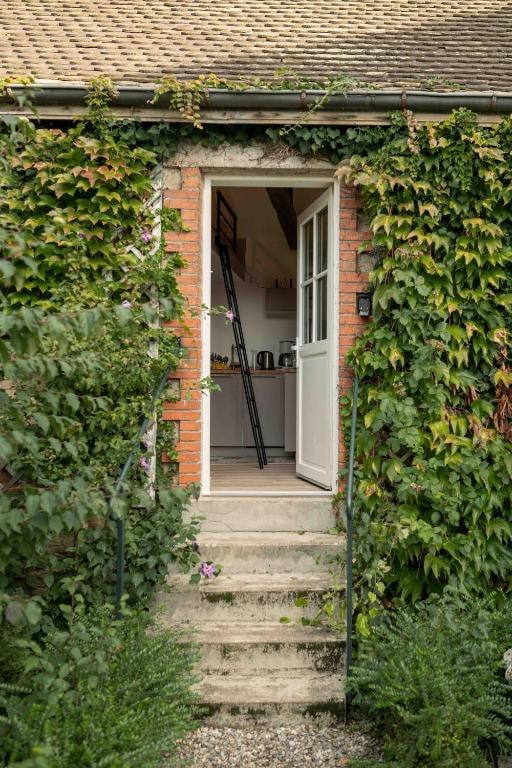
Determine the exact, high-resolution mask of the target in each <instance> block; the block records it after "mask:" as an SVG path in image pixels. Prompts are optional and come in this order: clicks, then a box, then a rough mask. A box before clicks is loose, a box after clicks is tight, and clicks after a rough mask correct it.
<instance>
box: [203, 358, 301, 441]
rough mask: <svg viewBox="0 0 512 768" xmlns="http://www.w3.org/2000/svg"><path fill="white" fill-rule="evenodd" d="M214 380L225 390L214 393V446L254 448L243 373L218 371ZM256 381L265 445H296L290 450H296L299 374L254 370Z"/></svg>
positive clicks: (255, 392) (212, 400)
mask: <svg viewBox="0 0 512 768" xmlns="http://www.w3.org/2000/svg"><path fill="white" fill-rule="evenodd" d="M288 379H290V381H288ZM213 380H214V382H215V383H216V384H218V385H219V387H221V391H220V392H219V391H216V392H212V393H211V432H210V436H211V437H210V442H211V445H212V446H213V447H222V446H225V447H242V448H244V447H245V448H249V447H253V446H254V438H253V434H252V428H251V421H250V419H249V411H248V408H247V402H246V399H245V392H244V385H243V381H242V377H241V375H240V374H238V373H235V374H231V373H224V374H214V375H213ZM252 383H253V387H254V396H255V398H256V405H257V406H258V414H259V417H260V424H261V431H262V434H263V442H264V444H265V446H266V447H268V448H284V447H285V445H292V444H293V447H292V448H288V447H287V448H286V450H289V451H293V450H295V373H294V372H292V371H290V372H289V373H286V374H282V373H276V374H275V375H273V374H271V373H265V374H258V373H257V372H254V373H253V374H252ZM285 390H286V394H285ZM287 398H289V402H288V403H287V402H286V399H287ZM285 432H286V435H285Z"/></svg>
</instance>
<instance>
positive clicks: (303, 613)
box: [155, 573, 333, 626]
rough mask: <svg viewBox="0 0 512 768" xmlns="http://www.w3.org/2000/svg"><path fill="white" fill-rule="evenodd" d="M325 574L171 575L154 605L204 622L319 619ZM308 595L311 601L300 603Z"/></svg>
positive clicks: (328, 581)
mask: <svg viewBox="0 0 512 768" xmlns="http://www.w3.org/2000/svg"><path fill="white" fill-rule="evenodd" d="M332 583H333V582H332V577H331V576H330V575H329V574H324V573H319V574H316V573H307V574H294V573H271V574H266V573H263V574H260V573H256V574H232V575H224V573H221V575H220V576H218V577H217V578H215V579H212V580H211V581H207V580H203V581H201V582H200V583H199V584H191V583H190V577H189V576H188V575H187V574H179V575H170V576H168V578H167V586H168V588H169V589H168V590H165V591H164V590H162V591H160V592H159V593H158V595H157V597H156V601H155V602H156V606H157V607H160V606H162V608H163V609H164V611H165V614H166V616H167V619H168V620H170V621H172V622H179V623H188V624H190V625H196V626H201V622H203V621H252V622H254V621H279V620H280V619H281V618H284V617H286V618H287V619H289V620H291V621H300V620H301V618H302V617H305V618H309V619H312V618H315V616H317V614H318V611H319V610H320V608H321V606H322V598H323V596H324V595H325V593H326V592H328V591H330V590H331V589H332ZM298 598H306V599H307V605H305V606H304V605H296V604H295V601H296V600H298Z"/></svg>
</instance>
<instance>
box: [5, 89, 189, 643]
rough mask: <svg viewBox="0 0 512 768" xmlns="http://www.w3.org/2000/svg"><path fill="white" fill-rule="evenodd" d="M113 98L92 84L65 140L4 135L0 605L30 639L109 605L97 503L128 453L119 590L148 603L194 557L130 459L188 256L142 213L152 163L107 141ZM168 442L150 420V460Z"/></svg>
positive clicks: (173, 363) (175, 351)
mask: <svg viewBox="0 0 512 768" xmlns="http://www.w3.org/2000/svg"><path fill="white" fill-rule="evenodd" d="M110 95H111V88H110V86H109V83H108V82H107V81H103V80H101V81H100V82H98V83H97V84H95V86H94V88H92V89H91V95H90V110H91V112H90V115H89V117H88V122H85V123H79V124H76V125H74V126H73V127H71V128H70V129H69V130H67V131H61V130H58V129H52V130H48V129H45V128H38V127H37V126H36V125H35V124H33V123H31V122H29V121H27V120H22V119H13V120H8V121H7V122H6V123H5V124H4V125H3V128H2V130H1V131H0V273H1V274H2V277H3V287H4V291H3V292H2V295H1V298H0V302H1V306H0V309H1V310H2V311H1V315H0V384H1V386H0V409H1V417H0V467H2V468H3V472H4V474H3V476H2V483H3V484H4V488H3V490H4V491H6V492H4V493H2V494H1V495H0V609H5V612H4V613H3V619H5V620H6V621H7V622H8V623H10V624H13V625H16V626H21V625H22V624H24V625H25V626H26V628H27V629H28V630H30V631H33V630H37V629H38V628H39V627H40V626H41V625H43V626H44V625H46V623H47V622H48V621H49V620H55V619H56V618H58V616H59V614H62V611H63V610H66V609H67V608H68V607H69V606H72V607H73V608H75V607H76V606H77V605H78V604H79V603H81V602H84V601H85V602H87V603H96V602H99V603H101V602H102V601H103V600H105V599H110V598H111V596H112V593H113V588H114V587H113V585H114V578H115V573H114V568H115V531H114V528H113V522H112V520H111V518H110V517H109V509H108V501H109V497H110V495H111V493H112V489H113V485H114V483H115V481H116V478H117V476H118V474H119V471H120V467H121V466H122V464H123V463H124V461H125V460H126V458H127V457H128V454H129V453H130V451H131V450H132V448H135V449H136V451H137V464H136V467H135V468H134V470H133V472H132V476H131V478H129V481H128V482H127V484H126V486H125V488H123V493H122V495H121V497H119V498H117V499H116V502H115V510H114V511H115V512H116V513H117V514H120V515H122V516H124V518H125V522H126V538H127V580H126V584H127V590H128V592H129V594H130V596H131V597H132V598H133V599H134V600H136V601H141V600H147V598H148V597H149V595H150V593H151V588H152V586H153V585H154V584H155V583H157V582H159V581H162V580H163V578H164V577H165V573H166V569H167V565H168V562H169V561H170V559H174V558H176V557H178V558H179V559H180V561H181V562H183V564H184V566H185V565H186V563H187V560H192V561H194V562H195V560H196V559H197V557H196V556H195V554H194V553H193V552H192V551H191V550H190V548H188V547H187V545H186V542H187V541H188V540H190V539H193V538H194V536H195V533H196V530H197V525H196V524H195V523H193V524H191V525H184V524H183V521H182V515H181V513H182V510H183V508H184V506H186V504H187V502H188V499H189V496H190V493H187V492H185V491H182V490H179V489H173V490H170V488H169V486H170V481H171V478H170V477H165V476H164V475H163V469H162V467H160V465H159V462H157V467H156V479H155V482H154V483H153V487H151V486H149V485H148V477H147V475H146V472H145V471H144V468H143V466H141V465H140V463H138V462H139V459H141V460H143V459H148V455H149V456H151V452H152V450H153V446H152V445H149V444H148V445H145V444H141V445H137V444H136V443H135V444H134V441H135V439H136V435H137V432H138V428H139V424H140V422H141V421H142V418H143V417H144V416H151V417H153V416H155V414H153V413H148V407H149V402H150V394H151V391H152V390H153V389H154V388H155V386H156V384H157V382H158V380H159V379H160V378H161V376H162V375H163V373H164V372H165V371H167V370H172V369H174V368H176V367H177V365H178V364H179V361H180V359H181V356H182V351H181V347H180V343H179V339H178V338H176V336H175V335H174V333H172V332H171V331H170V330H169V329H168V328H166V327H165V326H164V323H166V322H167V321H169V320H174V319H176V318H179V317H180V316H181V312H182V306H183V299H182V297H181V296H180V294H179V291H178V289H177V285H176V279H175V272H176V268H177V267H180V266H181V265H182V264H183V262H182V260H181V257H180V254H177V253H166V252H165V242H164V235H165V231H166V229H180V228H182V226H183V225H182V223H181V220H180V217H179V215H178V213H177V212H176V211H169V212H166V213H165V215H164V216H162V217H160V215H159V213H158V211H157V210H154V209H153V208H152V207H151V206H150V204H149V202H150V200H151V196H152V195H153V186H152V172H153V170H154V168H155V166H156V156H155V154H154V153H153V152H150V151H149V150H147V149H142V148H140V147H138V146H133V145H132V144H131V143H130V142H129V141H128V140H126V139H125V138H123V137H122V136H119V135H117V134H116V133H115V129H114V127H113V124H112V120H111V116H110V115H109V112H108V109H107V107H106V100H107V99H108V98H109V97H110ZM150 350H151V351H152V354H148V351H150ZM156 350H158V355H155V354H154V352H155V351H156ZM166 394H167V393H164V396H165V395H166ZM160 410H161V401H160V402H157V404H156V417H157V418H158V417H159V416H160ZM172 443H173V436H172V434H170V433H169V430H165V429H163V428H162V426H160V428H159V430H158V438H157V445H158V448H157V449H158V453H159V455H161V453H163V452H165V453H167V454H168V455H171V456H172V453H173V444H172ZM148 460H149V459H148ZM142 463H143V464H145V463H146V461H143V462H142ZM9 478H10V479H9Z"/></svg>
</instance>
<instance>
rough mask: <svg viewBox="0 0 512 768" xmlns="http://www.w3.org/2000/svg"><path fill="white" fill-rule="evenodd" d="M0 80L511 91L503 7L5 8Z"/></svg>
mask: <svg viewBox="0 0 512 768" xmlns="http://www.w3.org/2000/svg"><path fill="white" fill-rule="evenodd" d="M0 30H1V32H0V70H1V71H3V73H4V74H10V75H15V74H27V73H30V74H32V75H34V76H35V77H36V78H37V79H38V80H52V81H58V82H68V83H69V82H73V83H79V82H87V81H89V80H90V79H91V78H92V77H94V76H96V75H99V74H106V75H109V76H111V77H112V78H113V79H114V80H115V81H116V82H117V83H119V84H123V85H130V84H137V83H139V84H147V85H149V84H154V83H155V82H157V81H158V80H159V79H160V78H161V77H162V76H163V75H165V74H172V75H176V76H178V77H195V76H197V75H198V74H200V73H202V72H203V73H204V72H215V73H216V74H218V75H220V76H223V77H232V78H236V77H242V76H246V77H248V76H258V77H265V76H269V75H271V74H272V73H273V72H275V70H277V69H278V68H280V67H290V68H292V69H293V70H295V71H296V72H297V73H298V74H301V75H304V76H308V77H310V78H321V77H328V76H332V75H347V76H351V77H354V78H357V79H359V80H362V81H365V82H367V83H371V84H375V85H378V86H381V87H386V86H387V87H418V86H421V84H422V83H423V82H424V81H425V80H426V79H428V78H429V77H432V76H440V77H443V78H447V79H450V80H453V81H455V82H458V83H459V84H460V85H462V86H464V87H465V88H469V89H474V90H501V91H509V90H512V2H506V1H505V0H464V2H461V1H460V0H427V2H421V0H366V1H363V0H318V1H314V0H310V1H309V2H304V3H301V2H297V1H296V0H213V1H212V0H108V2H104V3H102V2H101V0H2V3H1V4H0Z"/></svg>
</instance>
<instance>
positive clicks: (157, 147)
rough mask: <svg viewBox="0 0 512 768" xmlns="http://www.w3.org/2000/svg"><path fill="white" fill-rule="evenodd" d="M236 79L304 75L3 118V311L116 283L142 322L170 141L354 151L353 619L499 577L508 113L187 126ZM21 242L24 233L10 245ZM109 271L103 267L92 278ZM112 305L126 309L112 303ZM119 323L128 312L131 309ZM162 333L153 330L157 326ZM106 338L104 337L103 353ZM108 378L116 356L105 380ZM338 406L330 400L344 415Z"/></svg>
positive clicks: (113, 290) (511, 223)
mask: <svg viewBox="0 0 512 768" xmlns="http://www.w3.org/2000/svg"><path fill="white" fill-rule="evenodd" d="M316 85H317V87H323V88H324V89H326V88H327V87H329V86H328V85H326V83H325V82H324V83H322V84H321V83H318V84H316ZM251 86H252V87H255V86H259V87H268V88H272V87H276V88H277V87H280V88H283V87H289V88H294V89H297V87H303V88H308V87H309V88H311V87H314V84H312V83H311V82H303V83H302V84H301V85H299V83H298V81H297V80H296V79H294V77H293V76H288V75H287V73H282V74H281V76H280V77H279V78H277V79H276V82H275V83H274V84H272V83H268V82H267V83H263V82H254V81H251V82H250V83H249V82H247V83H244V82H239V83H234V84H233V83H227V82H225V81H222V80H220V79H219V78H217V77H215V76H213V75H212V76H206V77H203V78H202V79H200V80H198V81H194V82H192V83H190V82H183V81H177V80H174V79H173V78H167V79H165V80H163V81H162V83H161V85H160V87H159V88H158V89H157V92H156V94H155V99H156V100H160V99H164V98H167V99H168V102H169V106H170V107H171V108H172V109H175V110H177V111H179V112H181V114H182V115H183V116H184V117H185V118H187V121H188V122H187V123H186V124H180V125H177V124H164V123H160V124H155V125H149V126H146V125H142V124H140V123H136V122H133V121H115V120H113V118H112V116H111V115H110V114H109V113H108V110H107V111H106V112H105V99H106V98H111V97H112V94H113V91H112V88H111V86H110V85H109V83H108V81H103V82H102V83H101V89H100V88H99V86H97V88H96V90H95V91H93V93H92V95H91V97H90V102H89V105H90V109H91V113H92V114H93V117H92V118H91V122H90V123H82V124H80V126H77V125H75V126H72V127H71V128H70V129H68V130H67V131H65V132H64V131H58V130H57V131H56V130H47V129H41V128H38V129H36V128H35V127H34V126H30V127H28V126H27V125H22V124H18V125H17V127H16V131H18V132H19V133H20V134H23V136H24V137H23V138H22V139H16V141H15V144H16V142H17V144H16V151H15V152H14V153H13V154H12V155H11V157H16V158H17V159H16V161H15V162H14V163H13V164H12V166H9V169H8V170H4V173H6V174H7V176H9V174H11V175H12V174H14V176H13V177H12V178H13V179H14V182H12V183H11V182H9V183H7V182H5V180H4V181H3V187H4V189H6V190H7V197H6V199H7V200H8V201H9V203H8V210H9V212H8V216H7V219H5V216H6V207H5V206H4V207H3V208H2V209H1V211H0V216H4V228H6V230H7V231H12V233H13V235H12V242H10V246H9V247H10V249H11V256H10V264H11V266H4V267H3V270H4V274H6V276H7V278H8V280H9V281H11V285H15V288H16V290H12V291H10V292H9V293H8V294H7V297H8V298H7V300H8V303H9V305H10V307H11V308H12V310H11V311H14V310H16V311H18V307H21V306H23V305H28V304H30V305H31V306H32V307H35V308H34V309H32V310H30V311H32V312H47V311H52V310H54V309H55V307H57V306H58V307H61V306H63V305H64V304H65V300H67V299H69V296H70V295H73V296H79V302H78V304H79V305H80V306H81V307H82V306H83V307H87V306H90V305H91V304H93V305H96V303H98V302H99V301H100V298H101V297H102V296H106V297H107V298H108V301H110V302H113V304H114V305H115V306H116V307H118V308H119V305H120V304H122V303H123V301H127V302H129V303H130V304H132V305H134V306H136V307H137V308H139V307H140V311H141V313H142V314H141V315H140V318H141V319H140V322H144V323H146V324H147V318H148V311H149V310H148V308H147V303H146V304H144V305H143V304H140V303H139V301H140V299H139V297H140V291H141V289H142V286H143V285H147V284H149V283H152V282H153V281H155V280H160V281H161V285H162V286H164V285H171V286H173V285H174V283H173V282H172V279H173V277H172V272H173V268H174V267H175V263H174V262H172V261H171V263H170V265H169V269H170V271H169V274H168V275H164V272H162V271H161V269H162V261H161V260H159V259H158V257H154V256H153V257H151V256H149V257H148V258H147V259H146V260H144V261H143V262H140V261H139V262H138V261H137V256H136V254H135V253H134V251H133V250H130V249H128V248H127V244H128V242H130V243H132V244H133V243H136V248H137V249H139V250H140V249H141V248H143V247H145V246H146V245H148V244H146V243H144V244H142V245H141V237H142V234H143V233H144V232H146V231H147V232H148V233H149V232H152V222H151V221H150V219H149V218H148V216H149V214H148V212H147V209H145V208H144V205H143V201H144V199H146V198H147V196H148V194H149V182H148V173H147V172H148V169H150V168H151V167H153V166H154V163H155V162H156V157H157V156H158V155H162V154H167V155H169V154H172V152H174V151H175V150H176V148H177V147H178V146H179V145H180V143H181V142H183V141H185V140H186V141H194V142H201V143H203V144H206V145H208V146H218V145H219V144H222V143H223V142H231V143H233V142H237V143H242V144H250V143H251V142H254V141H260V142H261V141H267V142H269V143H270V144H276V143H279V144H280V145H281V146H283V145H287V146H288V147H289V148H290V151H296V152H298V153H300V154H303V155H311V154H313V155H318V156H322V157H325V158H327V159H328V160H330V161H331V162H332V163H340V162H341V161H342V160H345V161H347V160H348V159H349V160H350V163H349V165H348V167H347V170H343V171H342V173H344V175H345V181H346V182H348V183H353V184H356V185H358V186H359V187H360V189H361V191H362V194H363V198H364V202H365V205H366V209H367V212H368V215H369V217H370V220H371V227H372V230H373V233H374V236H373V245H372V247H374V246H376V247H378V249H379V253H380V254H381V259H380V261H379V263H378V265H377V267H376V269H375V270H374V273H373V275H372V282H373V286H374V292H375V293H374V308H375V311H374V320H373V322H372V323H371V324H370V325H369V327H368V329H367V331H366V332H365V333H364V334H363V336H362V337H361V338H360V339H359V340H358V342H357V343H356V345H355V347H354V349H353V351H352V352H351V354H350V356H349V363H350V364H351V365H352V366H353V368H354V369H355V370H356V371H357V372H358V374H359V377H360V381H361V389H360V400H359V411H360V416H359V424H358V441H357V451H356V454H357V480H358V483H357V487H358V491H357V500H356V501H357V503H356V553H355V563H356V568H357V592H358V600H359V606H358V607H359V620H358V627H359V630H360V631H361V632H363V633H366V632H367V631H368V626H369V621H370V620H371V618H372V616H373V615H375V614H376V612H377V611H378V609H379V607H380V606H381V605H382V604H385V605H391V604H393V603H394V602H396V601H397V600H410V599H412V600H416V599H418V598H420V597H422V596H424V595H426V594H428V593H430V592H435V591H441V590H442V589H443V588H444V586H445V585H446V584H453V583H455V584H458V585H462V586H463V587H464V588H466V589H467V590H468V591H474V592H481V591H485V590H486V589H488V588H490V587H494V586H499V587H501V588H508V586H509V584H510V579H511V574H512V555H511V554H510V553H511V551H512V550H511V547H510V544H511V543H512V542H511V539H512V515H511V512H512V510H511V496H512V494H511V489H512V479H511V478H512V444H511V437H512V427H511V414H512V404H511V403H512V394H511V388H512V374H511V371H510V333H511V332H512V327H511V321H510V317H511V313H510V305H511V295H512V290H511V278H510V274H511V269H510V262H511V253H512V218H511V217H512V214H511V213H510V200H511V199H512V171H511V163H510V157H511V151H512V123H511V121H510V120H509V119H505V120H503V121H502V122H501V123H500V124H499V125H497V126H496V127H494V128H485V129H483V128H480V127H479V126H478V125H477V122H476V118H475V116H474V115H472V114H471V113H469V112H467V111H464V110H460V111H458V112H455V113H453V114H452V115H451V116H450V117H449V118H448V119H446V120H445V121H443V122H441V123H439V124H436V125H433V124H427V125H419V124H417V123H416V121H415V119H414V116H413V115H411V114H409V113H404V114H397V115H394V116H392V120H391V124H390V125H389V126H375V127H360V128H337V127H333V126H325V125H310V124H308V123H307V120H306V121H305V122H303V123H302V124H298V125H292V126H283V127H281V128H267V129H264V128H260V127H253V126H231V127H230V126H226V127H212V126H209V125H204V126H202V127H201V125H200V123H201V120H200V107H201V105H202V104H203V102H204V100H205V98H206V97H207V93H208V89H209V88H213V87H215V88H219V87H226V88H238V89H240V88H245V87H251ZM346 87H350V84H349V83H348V82H347V81H344V82H336V83H335V82H334V81H333V83H332V86H331V90H330V91H329V92H330V93H331V92H332V93H334V92H342V91H343V88H346ZM446 87H451V86H450V84H446ZM94 111H96V114H94ZM198 128H201V130H198ZM283 129H284V130H283ZM26 131H29V132H31V136H30V140H28V139H27V136H26V135H25V133H24V132H26ZM20 141H21V143H22V145H23V150H22V151H20V143H19V142H20ZM126 158H129V162H127V160H126ZM27 201H28V204H27ZM91 201H94V204H93V205H92V206H91ZM20 238H21V240H20ZM18 241H19V242H22V244H23V248H20V249H18V250H17V248H16V243H17V242H18ZM146 250H147V251H148V253H153V251H152V250H151V247H148V248H147V249H146ZM13 254H14V255H13ZM173 258H174V257H173ZM175 258H179V257H178V256H176V257H175ZM13 263H14V264H15V268H16V274H15V276H14V275H13V273H12V272H11V269H12V264H13ZM135 266H137V269H135ZM107 273H110V274H111V275H113V278H114V279H109V280H108V281H107V280H104V279H103V276H104V275H105V274H107ZM135 275H136V277H135ZM158 275H160V277H158ZM98 276H101V277H102V279H100V280H97V279H96V278H97V277H98ZM116 276H117V277H116ZM167 277H169V279H170V280H171V282H170V283H169V282H168V281H167ZM117 278H119V279H117ZM170 294H171V295H170V297H169V298H168V299H167V301H168V302H169V303H168V304H167V305H166V304H165V302H166V299H165V298H164V300H163V303H162V306H164V307H165V306H167V308H168V309H169V311H170V312H171V314H172V313H173V312H179V301H180V300H179V298H178V297H177V294H176V293H175V291H174V288H172V290H171V291H170ZM146 298H147V297H146ZM63 302H64V304H63ZM127 311H128V310H127ZM118 312H119V313H120V317H123V318H124V315H123V312H124V308H122V307H121V308H120V309H118ZM126 322H128V324H129V323H133V322H134V314H133V310H132V309H130V310H129V319H128V320H127V321H126ZM150 333H153V331H150ZM158 335H159V341H160V343H162V344H163V345H164V347H165V344H166V343H167V342H166V338H167V337H166V334H165V332H163V331H162V330H160V331H158ZM113 338H115V337H113ZM119 338H120V337H118V338H117V339H116V340H115V343H114V345H113V347H112V348H110V350H109V352H111V353H112V354H113V355H115V349H116V348H117V347H118V346H119V343H120V342H119ZM116 345H117V347H116ZM171 346H172V342H171ZM173 349H174V353H173V354H174V355H175V356H177V355H179V351H177V350H176V348H175V347H173ZM139 352H140V358H139V359H141V357H142V351H141V350H139ZM176 361H177V357H176ZM120 376H121V379H122V375H121V374H120V373H119V370H117V369H113V370H112V374H111V379H110V381H111V382H112V386H113V385H114V382H118V381H119V377H120ZM127 378H128V380H130V376H129V372H128V371H127ZM348 407H349V404H348V403H347V402H344V403H343V404H342V409H343V414H344V417H345V422H346V423H348V421H349V419H348V410H347V409H348ZM135 412H136V411H133V409H132V410H130V413H132V414H133V413H135ZM125 415H126V413H125ZM114 432H115V433H116V434H117V429H115V430H114ZM112 439H113V438H112ZM114 443H115V440H114Z"/></svg>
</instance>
